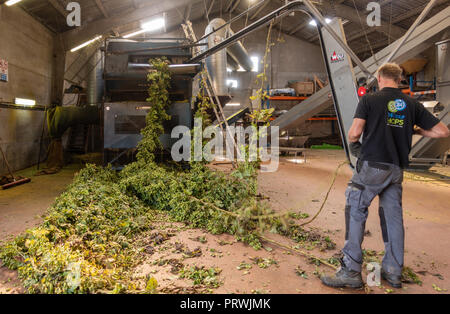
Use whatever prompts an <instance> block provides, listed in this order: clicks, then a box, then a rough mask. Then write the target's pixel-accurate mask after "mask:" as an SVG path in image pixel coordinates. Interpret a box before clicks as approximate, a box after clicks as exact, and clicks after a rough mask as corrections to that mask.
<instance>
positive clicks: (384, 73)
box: [378, 63, 403, 83]
mask: <svg viewBox="0 0 450 314" xmlns="http://www.w3.org/2000/svg"><path fill="white" fill-rule="evenodd" d="M402 73H403V70H402V68H401V67H400V66H399V65H398V64H397V63H386V64H384V65H382V66H381V67H380V68H379V69H378V75H380V76H381V77H383V78H387V79H391V80H393V81H395V82H397V83H400V81H401V80H402Z"/></svg>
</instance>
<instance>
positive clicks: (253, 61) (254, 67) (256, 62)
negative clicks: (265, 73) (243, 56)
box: [250, 57, 259, 72]
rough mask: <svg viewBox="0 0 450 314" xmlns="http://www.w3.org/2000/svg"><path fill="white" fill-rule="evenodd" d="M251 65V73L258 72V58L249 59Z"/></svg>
mask: <svg viewBox="0 0 450 314" xmlns="http://www.w3.org/2000/svg"><path fill="white" fill-rule="evenodd" d="M250 59H251V60H252V63H253V68H252V72H258V71H259V58H258V57H251V58H250Z"/></svg>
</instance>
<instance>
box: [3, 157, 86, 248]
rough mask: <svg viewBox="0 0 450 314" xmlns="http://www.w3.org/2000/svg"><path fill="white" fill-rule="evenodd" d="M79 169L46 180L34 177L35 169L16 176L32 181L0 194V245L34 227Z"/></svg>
mask: <svg viewBox="0 0 450 314" xmlns="http://www.w3.org/2000/svg"><path fill="white" fill-rule="evenodd" d="M80 168H81V165H80V164H72V165H69V166H67V167H65V168H64V169H63V170H62V171H61V172H59V173H57V174H54V175H46V176H34V174H35V173H36V172H37V171H36V168H35V167H34V168H29V169H26V170H22V171H19V172H17V173H16V175H20V176H22V177H28V178H31V182H30V183H27V184H24V185H21V186H17V187H14V188H11V189H8V190H0V242H1V241H3V240H6V239H9V238H11V237H13V236H17V235H19V234H20V233H22V232H23V231H25V230H27V229H28V228H30V227H33V226H35V225H37V224H38V223H39V222H40V221H41V216H42V215H43V214H44V213H45V211H46V210H47V208H48V207H49V206H50V205H51V204H52V203H53V201H54V200H55V198H56V197H57V196H59V195H60V194H61V193H62V192H63V191H64V190H65V188H66V186H67V185H68V184H70V183H71V182H72V180H73V177H74V174H75V173H76V172H77V171H78V170H79V169H80Z"/></svg>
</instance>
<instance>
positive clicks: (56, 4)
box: [48, 0, 69, 18]
mask: <svg viewBox="0 0 450 314" xmlns="http://www.w3.org/2000/svg"><path fill="white" fill-rule="evenodd" d="M48 2H49V3H50V4H51V5H52V7H54V8H55V9H56V10H57V11H58V12H59V13H60V14H61V15H62V16H64V17H65V18H67V15H69V12H68V11H67V10H66V8H64V7H63V6H62V4H61V3H59V2H58V1H57V0H48Z"/></svg>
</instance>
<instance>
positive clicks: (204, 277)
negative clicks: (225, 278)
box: [180, 266, 222, 288]
mask: <svg viewBox="0 0 450 314" xmlns="http://www.w3.org/2000/svg"><path fill="white" fill-rule="evenodd" d="M221 272H222V270H221V269H220V268H208V269H205V267H203V266H202V267H197V266H194V267H189V268H184V269H182V270H181V271H180V278H186V279H191V280H192V281H193V284H194V285H204V286H207V287H210V288H218V287H219V286H220V285H221V282H220V281H219V280H218V278H217V276H218V275H219V274H220V273H221Z"/></svg>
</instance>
